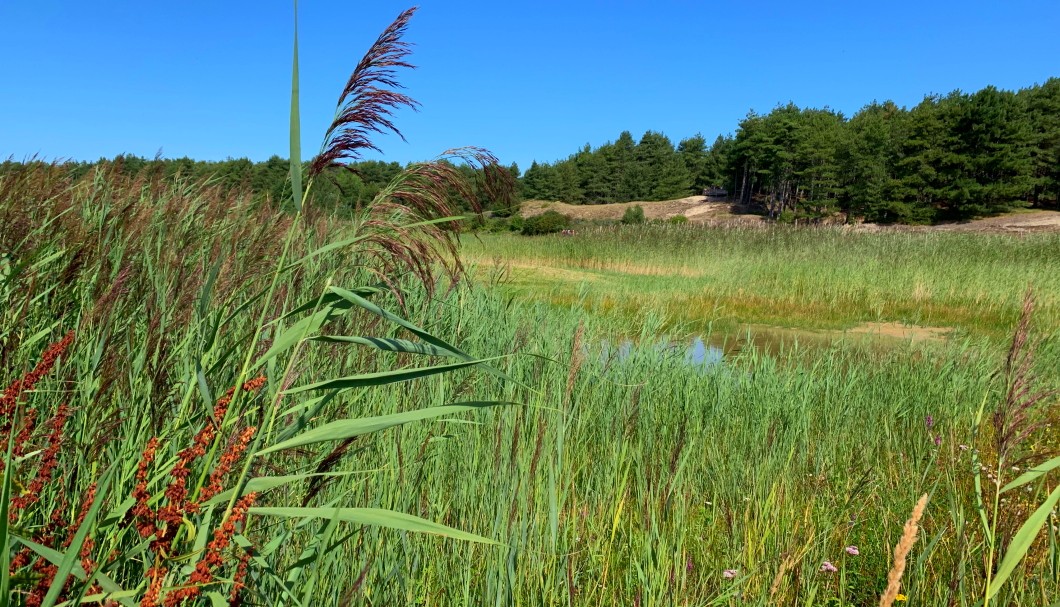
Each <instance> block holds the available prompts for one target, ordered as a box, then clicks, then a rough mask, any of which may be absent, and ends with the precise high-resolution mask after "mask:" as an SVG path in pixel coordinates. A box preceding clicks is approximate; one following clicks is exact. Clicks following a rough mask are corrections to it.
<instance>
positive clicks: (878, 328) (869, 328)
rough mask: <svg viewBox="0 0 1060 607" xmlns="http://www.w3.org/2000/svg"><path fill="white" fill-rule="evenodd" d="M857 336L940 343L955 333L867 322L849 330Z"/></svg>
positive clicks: (946, 328) (916, 326) (948, 330)
mask: <svg viewBox="0 0 1060 607" xmlns="http://www.w3.org/2000/svg"><path fill="white" fill-rule="evenodd" d="M846 332H847V333H853V334H855V335H872V336H876V337H893V338H896V339H904V340H908V341H939V340H943V339H946V337H948V336H949V335H950V333H953V329H952V328H951V327H921V326H919V325H905V324H902V323H898V322H865V323H861V324H860V325H858V326H856V327H854V328H852V329H847V330H846Z"/></svg>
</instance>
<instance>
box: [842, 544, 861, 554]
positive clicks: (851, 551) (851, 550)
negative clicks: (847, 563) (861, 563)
mask: <svg viewBox="0 0 1060 607" xmlns="http://www.w3.org/2000/svg"><path fill="white" fill-rule="evenodd" d="M844 550H846V551H847V554H849V555H850V556H857V555H859V554H861V553H860V552H858V547H857V546H847V547H846V548H844Z"/></svg>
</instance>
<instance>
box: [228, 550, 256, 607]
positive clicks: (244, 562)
mask: <svg viewBox="0 0 1060 607" xmlns="http://www.w3.org/2000/svg"><path fill="white" fill-rule="evenodd" d="M251 550H252V549H251V548H249V547H248V548H246V549H245V550H244V552H243V556H242V557H241V558H240V559H239V565H238V566H237V567H236V574H235V575H234V576H232V594H231V595H230V597H229V599H228V604H229V605H230V606H231V607H240V606H241V605H242V604H243V596H242V595H243V589H244V588H246V587H247V585H246V579H247V569H248V568H249V565H250V557H251V552H250V551H251Z"/></svg>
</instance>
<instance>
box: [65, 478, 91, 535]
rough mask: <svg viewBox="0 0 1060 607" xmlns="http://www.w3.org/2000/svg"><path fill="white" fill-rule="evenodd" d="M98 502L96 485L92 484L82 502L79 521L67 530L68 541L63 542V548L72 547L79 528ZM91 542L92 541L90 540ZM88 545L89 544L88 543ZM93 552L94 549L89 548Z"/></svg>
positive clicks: (71, 524) (78, 516)
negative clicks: (93, 504) (94, 503)
mask: <svg viewBox="0 0 1060 607" xmlns="http://www.w3.org/2000/svg"><path fill="white" fill-rule="evenodd" d="M95 501H96V483H92V484H91V485H89V486H88V489H87V490H85V499H84V501H83V502H81V511H80V512H79V513H78V515H77V520H75V521H74V522H73V523H70V525H69V526H68V527H67V528H66V541H65V542H63V548H67V547H69V546H70V542H71V541H73V539H74V534H75V533H77V530H78V528H80V527H81V524H82V523H84V522H85V516H87V515H88V511H89V510H91V509H92V503H93V502H95ZM89 541H91V540H89ZM86 543H87V542H86ZM89 550H90V551H91V550H92V549H91V548H89Z"/></svg>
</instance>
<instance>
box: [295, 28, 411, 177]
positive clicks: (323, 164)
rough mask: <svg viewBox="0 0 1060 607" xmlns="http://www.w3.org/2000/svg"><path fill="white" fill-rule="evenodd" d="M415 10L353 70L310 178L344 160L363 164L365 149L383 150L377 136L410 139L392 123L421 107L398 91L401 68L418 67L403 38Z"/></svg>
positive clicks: (384, 31) (377, 40)
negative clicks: (399, 113) (398, 114)
mask: <svg viewBox="0 0 1060 607" xmlns="http://www.w3.org/2000/svg"><path fill="white" fill-rule="evenodd" d="M415 12H416V9H415V8H410V9H408V10H406V11H405V12H403V13H401V14H400V15H398V17H397V19H395V20H394V22H393V23H391V24H390V26H389V27H387V28H386V29H385V30H383V33H382V34H380V35H379V38H377V39H376V41H375V43H374V44H372V46H371V48H369V49H368V52H367V53H365V55H364V57H363V58H362V59H361V61H360V63H358V64H357V67H356V68H355V69H354V70H353V74H351V75H350V79H349V80H348V81H347V82H346V86H345V88H343V89H342V94H340V95H339V101H338V104H337V108H338V109H337V111H336V114H335V120H334V121H333V122H332V123H331V126H330V127H328V130H327V133H325V135H324V143H323V144H322V145H321V146H320V154H318V155H317V157H316V158H314V159H313V160H312V162H311V163H310V165H309V171H308V176H309V177H314V176H316V175H319V174H320V173H322V172H323V171H324V169H326V168H328V167H334V166H342V164H343V161H353V160H357V159H359V158H360V157H361V152H362V151H363V150H366V149H367V150H374V151H377V152H378V151H380V150H379V148H378V147H377V146H376V145H375V143H373V142H372V140H371V134H372V133H384V132H387V131H389V132H391V133H394V134H395V135H397V136H398V137H401V138H402V139H403V140H404V139H405V136H404V135H402V134H401V131H400V130H398V128H397V126H396V125H395V124H394V122H393V120H391V118H392V117H393V114H394V110H395V109H397V108H400V107H408V108H411V109H416V108H417V107H418V106H419V103H418V102H417V101H416V100H414V99H412V98H411V97H409V96H408V95H405V94H403V93H399V92H397V91H394V90H393V89H396V88H401V84H400V83H399V82H398V81H397V77H396V69H395V68H402V67H403V68H409V69H413V68H414V67H415V66H413V65H412V64H411V63H409V62H408V61H406V60H405V59H406V57H408V55H409V54H410V53H411V47H412V45H411V44H409V43H408V42H404V41H403V40H401V37H402V36H403V35H404V34H405V30H406V29H407V28H408V24H409V20H410V19H411V18H412V15H413V13H415Z"/></svg>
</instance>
